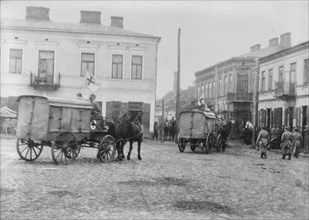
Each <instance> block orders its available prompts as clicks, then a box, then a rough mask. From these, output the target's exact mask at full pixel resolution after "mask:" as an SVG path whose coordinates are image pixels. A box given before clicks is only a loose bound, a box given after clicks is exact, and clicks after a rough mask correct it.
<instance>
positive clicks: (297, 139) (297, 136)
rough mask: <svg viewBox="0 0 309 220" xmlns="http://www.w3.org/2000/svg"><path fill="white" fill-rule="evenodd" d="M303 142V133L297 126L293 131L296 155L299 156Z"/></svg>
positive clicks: (294, 152) (294, 153)
mask: <svg viewBox="0 0 309 220" xmlns="http://www.w3.org/2000/svg"><path fill="white" fill-rule="evenodd" d="M302 142H303V137H302V136H301V133H300V132H299V129H298V128H295V130H294V132H293V155H294V157H296V158H298V155H299V152H300V146H301V144H302Z"/></svg>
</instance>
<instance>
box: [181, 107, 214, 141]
mask: <svg viewBox="0 0 309 220" xmlns="http://www.w3.org/2000/svg"><path fill="white" fill-rule="evenodd" d="M215 118H216V116H215V114H214V113H212V112H202V111H184V112H181V113H180V116H179V128H180V129H179V137H180V138H198V139H205V138H206V135H207V133H208V132H209V131H210V126H211V125H212V124H213V120H214V119H215Z"/></svg>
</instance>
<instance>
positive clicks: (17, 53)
mask: <svg viewBox="0 0 309 220" xmlns="http://www.w3.org/2000/svg"><path fill="white" fill-rule="evenodd" d="M21 66H22V50H21V49H10V69H9V72H10V73H21Z"/></svg>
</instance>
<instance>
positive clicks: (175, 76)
mask: <svg viewBox="0 0 309 220" xmlns="http://www.w3.org/2000/svg"><path fill="white" fill-rule="evenodd" d="M176 90H177V71H175V72H174V85H173V91H176Z"/></svg>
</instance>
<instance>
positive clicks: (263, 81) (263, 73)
mask: <svg viewBox="0 0 309 220" xmlns="http://www.w3.org/2000/svg"><path fill="white" fill-rule="evenodd" d="M261 91H265V71H263V72H262V82H261Z"/></svg>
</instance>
